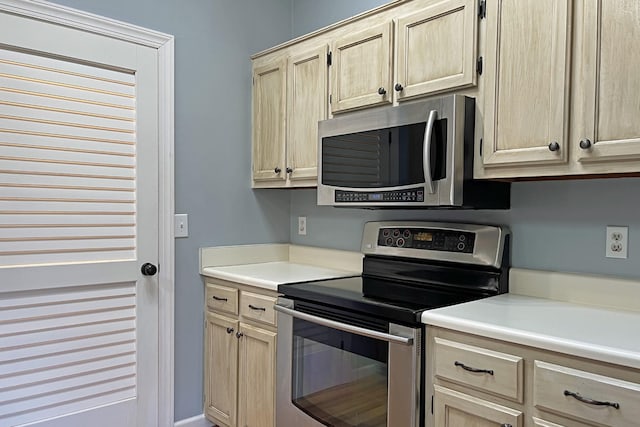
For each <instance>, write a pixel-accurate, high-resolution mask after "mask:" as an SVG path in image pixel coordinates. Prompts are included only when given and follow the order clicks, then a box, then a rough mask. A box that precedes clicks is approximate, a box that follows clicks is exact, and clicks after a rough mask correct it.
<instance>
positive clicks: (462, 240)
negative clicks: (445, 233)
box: [458, 234, 467, 242]
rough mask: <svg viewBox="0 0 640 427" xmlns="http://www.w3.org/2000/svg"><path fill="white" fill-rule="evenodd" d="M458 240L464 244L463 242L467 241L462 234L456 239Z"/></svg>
mask: <svg viewBox="0 0 640 427" xmlns="http://www.w3.org/2000/svg"><path fill="white" fill-rule="evenodd" d="M458 240H460V241H461V242H464V241H465V240H467V236H465V235H464V234H461V235H460V236H459V237H458Z"/></svg>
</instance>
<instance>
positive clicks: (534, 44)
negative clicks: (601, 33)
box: [482, 0, 571, 175]
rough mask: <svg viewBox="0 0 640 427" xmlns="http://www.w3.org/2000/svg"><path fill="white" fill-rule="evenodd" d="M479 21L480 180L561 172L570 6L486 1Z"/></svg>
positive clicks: (562, 1) (560, 1)
mask: <svg viewBox="0 0 640 427" xmlns="http://www.w3.org/2000/svg"><path fill="white" fill-rule="evenodd" d="M486 19H487V30H486V58H485V59H486V61H485V63H486V77H485V78H486V91H485V117H484V137H483V152H482V155H483V164H484V167H485V168H486V174H487V175H494V174H495V175H500V174H501V172H500V171H494V170H489V168H493V167H496V166H514V165H518V167H519V169H518V170H517V171H516V172H515V174H516V175H517V173H518V171H523V170H524V169H522V166H530V165H538V166H539V165H547V167H548V165H554V164H566V163H567V161H568V159H569V156H568V152H569V150H568V145H567V144H568V137H569V125H568V123H569V120H568V118H569V79H570V69H569V66H570V62H569V46H570V33H569V29H570V28H571V0H495V1H489V2H487V18H486ZM510 173H511V174H512V173H513V172H510ZM524 173H525V174H526V172H524Z"/></svg>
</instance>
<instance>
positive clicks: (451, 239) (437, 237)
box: [378, 227, 476, 254]
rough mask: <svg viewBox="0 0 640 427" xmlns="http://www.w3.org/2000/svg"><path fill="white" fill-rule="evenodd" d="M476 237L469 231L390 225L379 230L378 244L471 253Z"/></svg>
mask: <svg viewBox="0 0 640 427" xmlns="http://www.w3.org/2000/svg"><path fill="white" fill-rule="evenodd" d="M475 238H476V235H475V233H472V232H467V231H457V230H456V231H454V230H438V229H428V228H392V227H390V228H381V229H380V230H379V231H378V246H386V247H392V248H407V249H423V250H429V251H442V252H458V253H465V254H470V253H473V246H474V244H475Z"/></svg>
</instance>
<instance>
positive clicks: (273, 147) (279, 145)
mask: <svg viewBox="0 0 640 427" xmlns="http://www.w3.org/2000/svg"><path fill="white" fill-rule="evenodd" d="M285 78H286V62H285V60H280V61H275V62H274V63H272V64H269V65H265V66H263V67H259V68H256V69H255V70H254V71H253V179H254V180H255V181H273V180H276V181H283V180H285V179H286V168H285V164H284V155H285V153H284V150H285V141H284V138H285V132H284V129H285V102H286V80H285ZM276 168H277V169H279V172H277V171H276Z"/></svg>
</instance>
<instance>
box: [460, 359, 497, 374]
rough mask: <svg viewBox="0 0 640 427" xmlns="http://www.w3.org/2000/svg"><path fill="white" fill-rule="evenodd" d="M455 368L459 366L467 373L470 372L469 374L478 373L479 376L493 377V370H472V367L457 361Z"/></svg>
mask: <svg viewBox="0 0 640 427" xmlns="http://www.w3.org/2000/svg"><path fill="white" fill-rule="evenodd" d="M453 364H454V365H455V366H459V367H461V368H462V369H464V370H465V371H469V372H476V373H479V374H489V375H493V369H478V368H472V367H470V366H467V365H465V364H464V363H462V362H458V361H457V360H456V361H455V362H454V363H453Z"/></svg>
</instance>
